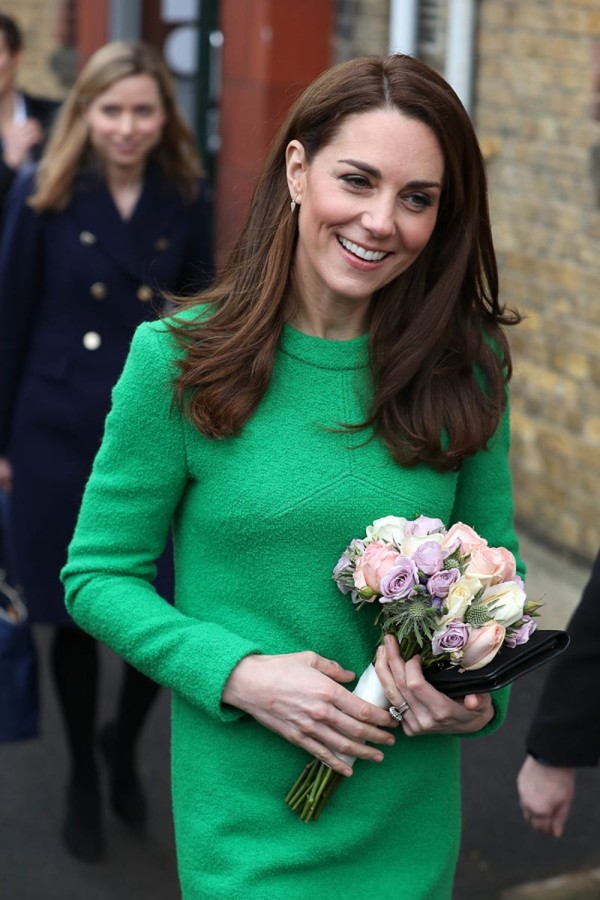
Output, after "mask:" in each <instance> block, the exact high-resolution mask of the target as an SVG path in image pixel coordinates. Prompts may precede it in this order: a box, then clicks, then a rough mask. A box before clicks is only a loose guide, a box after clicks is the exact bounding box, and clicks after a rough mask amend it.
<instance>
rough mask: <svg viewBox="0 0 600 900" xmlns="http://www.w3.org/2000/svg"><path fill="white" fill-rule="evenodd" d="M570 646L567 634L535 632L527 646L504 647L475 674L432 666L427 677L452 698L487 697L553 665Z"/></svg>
mask: <svg viewBox="0 0 600 900" xmlns="http://www.w3.org/2000/svg"><path fill="white" fill-rule="evenodd" d="M568 644H569V635H568V634H567V633H566V631H558V630H553V629H546V630H541V631H534V632H533V634H532V635H531V637H530V638H529V640H528V641H527V642H526V643H525V644H518V645H517V646H516V647H507V646H504V647H503V648H502V649H501V650H500V651H499V652H498V653H497V654H496V656H495V657H494V659H493V660H492V661H491V662H490V663H488V664H487V666H483V667H482V668H481V669H475V670H474V671H469V672H461V671H460V669H459V667H458V666H451V667H450V668H446V669H438V668H435V667H430V668H428V669H426V670H425V678H426V679H427V681H429V683H430V684H432V685H433V686H434V687H435V688H436V689H437V690H438V691H441V692H442V693H443V694H446V695H447V696H448V697H452V698H453V699H461V698H462V697H464V696H465V695H466V694H484V693H487V692H488V691H497V690H498V688H501V687H506V685H507V684H511V683H512V682H513V681H515V680H516V679H517V678H520V677H521V676H522V675H527V673H528V672H532V671H533V670H534V669H537V668H538V666H543V665H544V664H545V663H547V662H550V660H552V659H554V658H555V657H556V656H558V655H559V653H562V652H563V650H566V648H567V646H568Z"/></svg>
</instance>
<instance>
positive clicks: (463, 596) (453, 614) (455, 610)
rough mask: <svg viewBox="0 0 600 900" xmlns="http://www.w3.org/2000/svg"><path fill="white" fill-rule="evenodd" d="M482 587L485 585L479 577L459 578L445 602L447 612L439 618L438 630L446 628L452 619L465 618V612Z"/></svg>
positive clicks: (465, 576)
mask: <svg viewBox="0 0 600 900" xmlns="http://www.w3.org/2000/svg"><path fill="white" fill-rule="evenodd" d="M482 587H483V585H482V584H481V582H480V581H479V579H478V578H469V577H468V576H467V575H463V576H462V577H461V578H459V580H458V581H457V582H456V584H453V585H452V587H451V588H450V590H449V591H448V596H447V597H446V600H445V602H444V609H446V610H447V612H446V613H444V615H443V616H442V618H441V619H440V620H439V624H438V626H437V630H441V629H442V628H444V626H445V625H446V624H447V623H448V622H451V621H452V619H464V617H465V612H466V611H467V609H468V607H469V606H470V605H471V603H472V601H473V598H474V597H475V596H476V595H477V593H478V592H479V591H480V590H481V588H482Z"/></svg>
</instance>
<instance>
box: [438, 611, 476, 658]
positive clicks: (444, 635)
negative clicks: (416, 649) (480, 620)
mask: <svg viewBox="0 0 600 900" xmlns="http://www.w3.org/2000/svg"><path fill="white" fill-rule="evenodd" d="M470 633H471V625H467V624H466V623H465V622H461V621H460V619H454V620H453V621H452V622H449V623H448V626H447V628H446V630H445V631H436V632H435V634H434V636H433V640H432V642H431V650H432V652H433V654H434V656H439V655H440V654H441V653H456V651H457V650H462V648H463V647H464V646H465V644H466V643H467V641H468V640H469V635H470Z"/></svg>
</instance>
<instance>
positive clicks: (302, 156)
mask: <svg viewBox="0 0 600 900" xmlns="http://www.w3.org/2000/svg"><path fill="white" fill-rule="evenodd" d="M307 168H308V164H307V161H306V152H305V150H304V147H303V145H302V144H301V143H300V141H290V142H289V144H288V145H287V147H286V150H285V171H286V175H287V183H288V188H289V191H290V197H291V198H292V200H295V201H296V202H299V201H300V200H302V191H303V189H304V184H305V176H306V170H307Z"/></svg>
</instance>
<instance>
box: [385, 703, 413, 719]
mask: <svg viewBox="0 0 600 900" xmlns="http://www.w3.org/2000/svg"><path fill="white" fill-rule="evenodd" d="M409 709H410V706H409V705H408V703H406V702H404V703H403V704H402V706H400V707H396V706H390V708H389V709H388V712H389V714H390V716H391V717H392V719H395V720H396V722H401V721H402V719H403V718H404V713H405V712H406V711H407V710H409Z"/></svg>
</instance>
